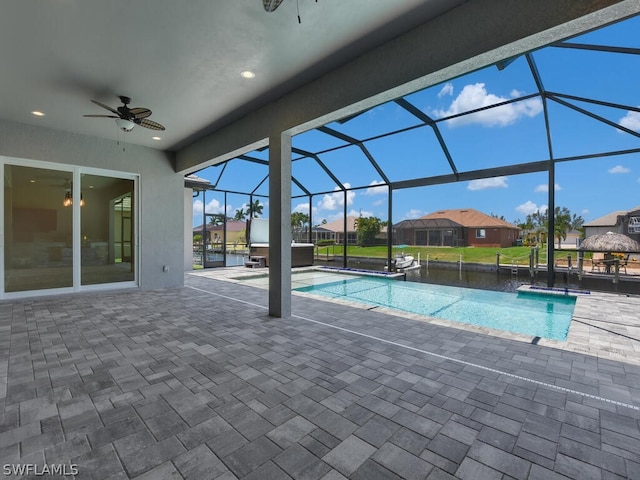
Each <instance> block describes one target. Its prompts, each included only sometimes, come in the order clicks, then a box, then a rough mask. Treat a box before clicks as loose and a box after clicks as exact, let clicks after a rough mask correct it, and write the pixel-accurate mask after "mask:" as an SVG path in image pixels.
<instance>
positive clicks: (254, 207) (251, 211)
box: [247, 200, 264, 218]
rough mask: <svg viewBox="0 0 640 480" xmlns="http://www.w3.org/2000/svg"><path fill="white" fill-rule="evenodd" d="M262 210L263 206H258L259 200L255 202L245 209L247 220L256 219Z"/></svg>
mask: <svg viewBox="0 0 640 480" xmlns="http://www.w3.org/2000/svg"><path fill="white" fill-rule="evenodd" d="M263 209H264V206H263V205H261V204H260V200H256V201H255V202H253V203H251V204H249V206H248V207H247V214H248V215H249V218H258V217H259V216H260V215H262V210H263Z"/></svg>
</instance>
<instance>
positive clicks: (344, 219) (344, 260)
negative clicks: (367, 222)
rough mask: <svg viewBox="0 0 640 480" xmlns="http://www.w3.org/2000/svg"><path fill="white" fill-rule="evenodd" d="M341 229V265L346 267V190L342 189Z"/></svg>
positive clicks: (347, 243)
mask: <svg viewBox="0 0 640 480" xmlns="http://www.w3.org/2000/svg"><path fill="white" fill-rule="evenodd" d="M342 215H343V216H342V230H343V231H344V238H343V239H342V246H343V247H342V248H343V249H344V250H343V251H342V267H343V268H347V245H349V242H347V191H346V190H345V191H344V205H343V207H342Z"/></svg>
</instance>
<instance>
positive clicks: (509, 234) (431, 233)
mask: <svg viewBox="0 0 640 480" xmlns="http://www.w3.org/2000/svg"><path fill="white" fill-rule="evenodd" d="M393 229H394V243H407V244H410V245H429V246H439V247H473V246H477V247H511V246H513V245H514V244H515V241H516V239H517V238H518V236H519V234H520V228H518V227H516V226H515V225H513V224H511V223H509V222H506V221H504V220H500V219H499V218H496V217H492V216H490V215H486V214H484V213H482V212H479V211H477V210H474V209H472V208H465V209H455V210H439V211H437V212H433V213H430V214H429V215H425V216H424V217H420V218H418V219H415V220H403V221H402V222H400V223H397V224H395V225H394V226H393Z"/></svg>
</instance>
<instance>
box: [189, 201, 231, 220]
mask: <svg viewBox="0 0 640 480" xmlns="http://www.w3.org/2000/svg"><path fill="white" fill-rule="evenodd" d="M230 210H231V205H227V211H230ZM206 212H207V213H223V212H224V208H223V207H222V204H221V203H220V202H219V201H218V200H216V199H215V198H214V199H212V200H210V201H209V203H207V208H206ZM196 215H200V217H202V200H195V201H194V202H193V216H194V217H195V216H196Z"/></svg>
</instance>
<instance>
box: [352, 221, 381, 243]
mask: <svg viewBox="0 0 640 480" xmlns="http://www.w3.org/2000/svg"><path fill="white" fill-rule="evenodd" d="M355 227H356V232H358V245H360V246H361V247H364V246H367V245H372V244H373V243H374V242H375V238H376V235H378V234H379V233H380V230H381V228H382V221H381V220H380V219H379V218H377V217H359V218H357V219H356V222H355Z"/></svg>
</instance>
